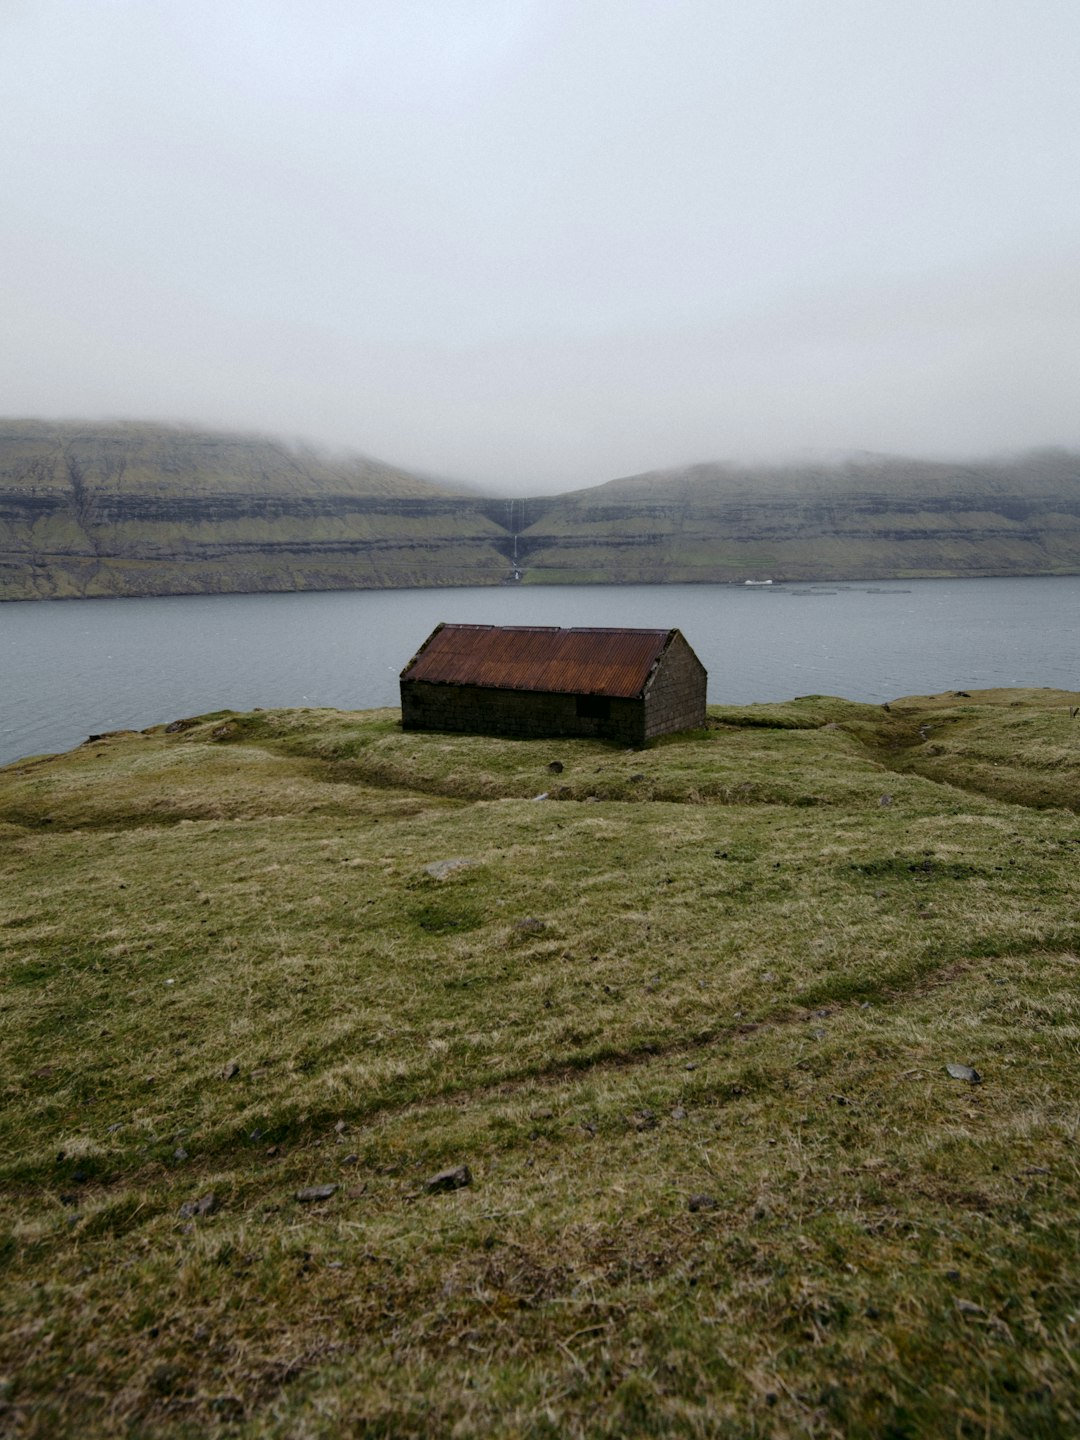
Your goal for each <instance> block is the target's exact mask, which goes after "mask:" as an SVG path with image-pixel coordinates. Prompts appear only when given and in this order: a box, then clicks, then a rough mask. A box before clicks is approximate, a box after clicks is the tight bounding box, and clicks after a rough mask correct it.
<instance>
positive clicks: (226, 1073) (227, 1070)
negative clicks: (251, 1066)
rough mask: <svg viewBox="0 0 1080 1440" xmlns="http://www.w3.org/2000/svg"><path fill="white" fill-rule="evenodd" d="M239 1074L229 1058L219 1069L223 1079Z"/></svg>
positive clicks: (238, 1067)
mask: <svg viewBox="0 0 1080 1440" xmlns="http://www.w3.org/2000/svg"><path fill="white" fill-rule="evenodd" d="M167 983H169V984H171V983H172V982H171V981H169V982H167ZM239 1074H240V1066H239V1065H238V1064H237V1063H236V1061H235V1060H230V1061H229V1063H228V1064H227V1065H225V1066H224V1067H223V1069H222V1071H221V1078H222V1079H223V1080H235V1079H236V1077H237V1075H239Z"/></svg>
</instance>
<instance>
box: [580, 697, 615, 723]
mask: <svg viewBox="0 0 1080 1440" xmlns="http://www.w3.org/2000/svg"><path fill="white" fill-rule="evenodd" d="M577 713H578V719H579V720H610V719H611V701H610V700H609V699H608V698H607V696H606V695H579V696H578V697H577Z"/></svg>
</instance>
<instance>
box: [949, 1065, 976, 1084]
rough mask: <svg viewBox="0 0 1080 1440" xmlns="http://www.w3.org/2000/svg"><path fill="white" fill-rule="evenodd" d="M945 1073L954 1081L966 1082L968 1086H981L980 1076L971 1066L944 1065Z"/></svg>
mask: <svg viewBox="0 0 1080 1440" xmlns="http://www.w3.org/2000/svg"><path fill="white" fill-rule="evenodd" d="M945 1070H946V1073H947V1074H949V1075H951V1076H952V1078H953V1079H954V1080H966V1081H967V1082H968V1084H969V1085H981V1084H982V1076H981V1075H980V1074H979V1072H978V1071H977V1070H976V1069H975V1068H974V1066H972V1065H946V1066H945Z"/></svg>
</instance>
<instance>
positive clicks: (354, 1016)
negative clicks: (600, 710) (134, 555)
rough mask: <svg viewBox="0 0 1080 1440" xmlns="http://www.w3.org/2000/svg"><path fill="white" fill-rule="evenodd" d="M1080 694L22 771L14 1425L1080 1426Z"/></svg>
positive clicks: (2, 886)
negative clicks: (578, 734)
mask: <svg viewBox="0 0 1080 1440" xmlns="http://www.w3.org/2000/svg"><path fill="white" fill-rule="evenodd" d="M1077 705H1080V695H1073V694H1067V693H1063V692H1050V691H1009V692H982V693H977V694H973V695H970V696H968V695H960V694H953V695H946V696H936V697H926V698H915V699H909V700H902V701H896V702H894V703H893V704H892V705H891V706H890V707H888V708H887V709H882V708H880V707H870V706H864V705H856V704H851V703H848V702H846V701H843V700H836V699H830V698H826V697H808V698H804V699H801V700H797V701H793V702H791V703H789V704H785V705H770V706H754V707H746V708H740V709H726V708H725V709H720V708H713V709H712V710H711V711H710V717H709V723H708V727H707V729H705V730H702V731H697V732H691V733H688V734H685V735H682V736H678V737H673V738H670V739H668V740H667V741H665V742H661V743H658V744H655V745H653V746H652V747H650V748H649V749H647V750H644V751H638V752H626V751H622V750H619V749H615V748H612V747H610V746H606V745H603V744H599V743H595V742H586V741H544V742H510V741H506V742H503V741H498V740H491V739H482V738H475V737H466V736H462V737H452V736H440V735H417V734H405V733H403V732H402V731H401V730H400V728H399V725H398V723H397V714H396V712H392V711H379V712H366V713H359V714H345V713H339V712H332V711H315V710H293V711H266V712H255V713H253V714H248V715H234V714H231V713H222V714H218V715H213V716H204V717H201V718H199V719H197V720H189V721H182V722H179V723H178V724H175V725H173V726H170V727H168V729H167V730H163V729H161V728H158V729H156V730H153V731H150V732H147V733H145V734H141V735H134V734H123V735H116V736H108V737H102V738H96V739H93V740H91V741H88V742H87V743H86V744H85V745H83V746H82V747H80V749H78V750H77V751H74V752H72V753H71V754H70V755H65V756H58V757H51V758H43V759H38V760H32V761H24V762H20V763H19V764H17V765H14V766H11V767H9V768H8V769H6V770H4V771H0V975H2V981H3V983H2V987H0V1005H2V1014H0V1025H2V1028H0V1034H2V1052H0V1086H2V1088H3V1093H4V1105H3V1107H2V1112H0V1255H2V1258H3V1285H2V1288H0V1377H2V1378H0V1433H3V1434H11V1435H15V1436H20V1437H23V1436H25V1437H52V1436H57V1435H73V1436H74V1435H77V1436H92V1435H118V1436H129V1437H142V1436H157V1435H162V1436H193V1437H194V1436H204V1435H230V1436H232V1435H235V1436H238V1437H240V1436H243V1437H282V1440H283V1437H322V1436H326V1437H331V1436H342V1435H344V1436H352V1435H355V1436H413V1435H415V1436H421V1435H423V1436H444V1435H445V1436H459V1437H470V1436H483V1435H499V1436H530V1437H541V1436H551V1437H555V1436H559V1437H563V1436H627V1435H656V1436H700V1437H705V1436H710V1437H711V1436H731V1437H736V1436H739V1437H742V1436H770V1437H771V1436H776V1437H787V1436H810V1437H825V1436H852V1435H853V1436H864V1435H865V1436H879V1437H890V1440H899V1437H916V1436H919V1437H922V1436H949V1437H957V1436H965V1437H966V1436H971V1437H975V1436H979V1437H986V1436H991V1437H993V1436H1002V1437H1004V1436H1021V1435H1022V1436H1046V1437H1049V1436H1073V1435H1076V1434H1077V1433H1078V1432H1080V1283H1078V1282H1080V1263H1078V1261H1080V1255H1078V1226H1077V1209H1078V1202H1080V1164H1078V1149H1077V1139H1078V1122H1080V988H1078V981H1080V960H1078V955H1080V863H1078V862H1080V823H1078V819H1077V810H1078V808H1080V716H1074V710H1075V707H1076V706H1077ZM552 767H556V768H552ZM557 767H561V768H557ZM949 1066H952V1067H953V1068H954V1071H955V1072H956V1073H955V1074H950V1073H949V1070H948V1069H947V1067H949ZM958 1067H972V1068H973V1070H974V1072H975V1075H976V1076H977V1079H976V1078H975V1077H973V1076H972V1075H971V1074H970V1072H967V1071H964V1070H962V1069H959V1068H958ZM965 1075H966V1076H967V1078H965ZM463 1166H464V1167H468V1168H467V1173H463V1172H461V1171H460V1170H459V1168H458V1167H463ZM443 1172H450V1173H449V1174H448V1175H446V1176H445V1177H444V1178H443V1179H442V1180H440V1181H436V1180H435V1177H437V1176H439V1175H440V1174H441V1173H443ZM466 1180H467V1181H468V1183H459V1182H461V1181H466ZM433 1182H434V1183H433ZM330 1187H334V1188H333V1189H332V1190H331V1189H330Z"/></svg>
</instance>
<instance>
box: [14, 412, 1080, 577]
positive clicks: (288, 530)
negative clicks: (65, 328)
mask: <svg viewBox="0 0 1080 1440" xmlns="http://www.w3.org/2000/svg"><path fill="white" fill-rule="evenodd" d="M1078 572H1080V456H1077V455H1073V454H1069V453H1066V452H1062V451H1045V452H1040V453H1038V454H1033V455H1028V456H1025V457H1020V458H1017V459H1011V460H998V461H987V462H982V463H969V464H945V463H931V462H919V461H910V460H896V459H884V458H875V457H867V458H865V459H861V460H857V461H850V462H847V463H845V464H842V465H837V466H832V467H828V466H818V467H812V466H789V467H771V468H770V467H758V468H738V467H732V466H723V465H699V466H695V467H692V468H690V469H685V470H679V471H661V472H652V473H649V474H645V475H638V476H633V477H630V478H627V479H623V480H614V481H611V482H610V483H608V484H606V485H598V486H596V487H594V488H592V489H588V490H580V491H576V492H573V493H570V494H567V495H561V496H547V497H542V498H539V499H526V500H522V499H513V500H503V499H493V498H490V497H484V496H480V495H478V494H475V493H472V492H468V491H464V490H455V489H454V488H453V487H451V486H447V485H440V484H435V483H433V482H431V481H429V480H426V479H423V478H422V477H420V476H417V475H413V474H410V473H408V472H407V471H403V470H398V469H395V468H394V467H392V466H389V465H385V464H382V463H380V462H377V461H373V460H367V459H362V458H346V459H333V458H329V457H327V456H326V455H323V454H320V453H318V452H316V451H313V450H306V449H302V448H297V447H290V446H288V445H285V444H282V443H280V442H277V441H274V440H270V439H267V438H265V437H260V436H248V435H231V434H218V433H210V432H201V431H194V430H184V429H178V428H168V427H163V426H155V425H141V424H140V425H136V424H129V425H79V424H54V423H46V422H42V421H19V422H12V421H9V422H0V599H9V600H16V599H18V600H24V599H47V598H63V597H75V596H103V595H175V594H195V593H223V592H227V591H261V590H312V589H318V590H329V589H364V588H379V589H382V588H393V587H402V586H452V585H495V584H500V583H503V582H507V581H513V580H520V581H522V582H524V583H526V584H559V583H564V584H566V583H601V584H603V583H609V584H619V583H624V584H625V583H670V582H687V581H712V582H717V581H744V580H764V579H774V580H785V579H789V580H842V579H875V580H876V579H895V578H913V577H918V576H941V575H1019V574H1025V575H1047V574H1075V573H1078Z"/></svg>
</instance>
